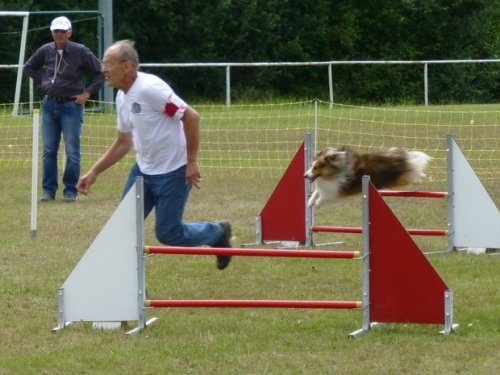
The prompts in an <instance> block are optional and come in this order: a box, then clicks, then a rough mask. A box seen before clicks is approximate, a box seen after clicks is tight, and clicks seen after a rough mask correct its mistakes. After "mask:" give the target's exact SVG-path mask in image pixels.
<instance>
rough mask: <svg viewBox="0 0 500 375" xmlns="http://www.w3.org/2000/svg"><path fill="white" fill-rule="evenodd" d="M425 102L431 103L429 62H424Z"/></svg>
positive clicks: (426, 104) (426, 103)
mask: <svg viewBox="0 0 500 375" xmlns="http://www.w3.org/2000/svg"><path fill="white" fill-rule="evenodd" d="M424 103H425V106H426V107H427V106H428V105H429V81H428V64H427V63H425V64H424Z"/></svg>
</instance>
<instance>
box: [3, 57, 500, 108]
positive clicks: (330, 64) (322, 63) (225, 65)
mask: <svg viewBox="0 0 500 375" xmlns="http://www.w3.org/2000/svg"><path fill="white" fill-rule="evenodd" d="M484 63H490V64H491V63H500V59H479V60H472V59H471V60H382V61H376V60H366V61H363V60H357V61H311V62H254V63H230V62H227V63H224V62H222V63H142V64H141V67H149V68H193V67H195V68H196V67H203V68H207V67H209V68H224V69H225V71H226V82H225V87H226V95H225V96H226V100H225V103H226V106H230V105H231V68H259V67H282V66H318V67H325V66H326V67H327V68H328V88H329V99H330V103H332V102H333V96H334V92H333V81H334V79H333V73H332V67H333V66H334V65H421V66H423V80H424V92H423V96H424V104H425V105H426V106H427V105H428V104H429V96H428V93H429V79H428V67H429V65H433V64H484ZM19 66H20V64H10V65H0V69H2V68H7V69H18V82H17V85H20V78H19V77H20V75H21V74H22V72H21V71H19ZM17 85H16V86H17ZM30 87H31V85H30ZM19 89H20V86H19V87H16V92H18V90H19ZM31 97H32V94H31V93H30V98H31ZM105 101H106V100H105ZM109 101H112V98H109ZM18 103H19V94H17V95H16V97H15V98H14V112H15V113H17V111H16V110H17V107H18Z"/></svg>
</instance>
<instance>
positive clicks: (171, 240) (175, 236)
mask: <svg viewBox="0 0 500 375" xmlns="http://www.w3.org/2000/svg"><path fill="white" fill-rule="evenodd" d="M156 238H157V239H158V241H160V242H161V243H162V244H164V245H170V246H181V245H182V239H183V230H182V226H176V227H175V228H170V229H168V230H164V229H157V230H156Z"/></svg>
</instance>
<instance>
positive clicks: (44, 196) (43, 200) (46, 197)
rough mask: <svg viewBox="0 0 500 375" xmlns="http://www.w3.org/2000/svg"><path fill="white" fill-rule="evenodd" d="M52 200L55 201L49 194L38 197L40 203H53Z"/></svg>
mask: <svg viewBox="0 0 500 375" xmlns="http://www.w3.org/2000/svg"><path fill="white" fill-rule="evenodd" d="M54 199H55V198H54V196H53V195H52V194H49V193H43V194H42V196H41V197H40V201H41V202H48V201H53V200H54Z"/></svg>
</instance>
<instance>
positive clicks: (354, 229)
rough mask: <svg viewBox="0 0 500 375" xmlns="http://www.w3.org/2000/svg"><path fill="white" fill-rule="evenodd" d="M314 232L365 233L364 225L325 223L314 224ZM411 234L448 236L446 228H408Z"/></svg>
mask: <svg viewBox="0 0 500 375" xmlns="http://www.w3.org/2000/svg"><path fill="white" fill-rule="evenodd" d="M311 231H313V232H329V233H363V228H362V227H334V226H325V225H314V226H312V227H311ZM406 231H407V232H408V233H409V234H411V235H414V236H447V235H448V231H447V230H446V229H407V230H406Z"/></svg>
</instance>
